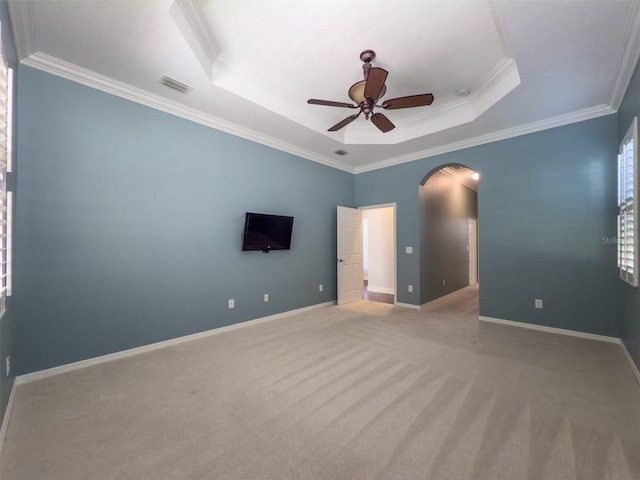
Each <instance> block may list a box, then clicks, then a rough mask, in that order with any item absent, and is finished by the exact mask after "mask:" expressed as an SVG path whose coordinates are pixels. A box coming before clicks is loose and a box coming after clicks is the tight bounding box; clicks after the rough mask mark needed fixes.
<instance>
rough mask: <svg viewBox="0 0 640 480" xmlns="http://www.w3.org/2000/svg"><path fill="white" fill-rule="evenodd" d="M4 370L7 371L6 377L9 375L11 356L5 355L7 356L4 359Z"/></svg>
mask: <svg viewBox="0 0 640 480" xmlns="http://www.w3.org/2000/svg"><path fill="white" fill-rule="evenodd" d="M4 364H5V371H6V372H7V377H8V376H9V375H11V357H10V356H9V355H7V358H5V359H4Z"/></svg>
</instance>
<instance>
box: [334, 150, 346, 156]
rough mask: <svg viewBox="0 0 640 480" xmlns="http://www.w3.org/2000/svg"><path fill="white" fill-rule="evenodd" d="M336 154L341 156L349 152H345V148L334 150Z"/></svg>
mask: <svg viewBox="0 0 640 480" xmlns="http://www.w3.org/2000/svg"><path fill="white" fill-rule="evenodd" d="M333 153H335V154H336V155H340V156H341V157H342V156H344V155H347V154H348V153H349V152H347V151H346V150H336V151H335V152H333Z"/></svg>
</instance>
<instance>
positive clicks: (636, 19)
mask: <svg viewBox="0 0 640 480" xmlns="http://www.w3.org/2000/svg"><path fill="white" fill-rule="evenodd" d="M632 8H633V10H632V14H631V15H630V16H629V23H628V24H627V27H626V32H625V41H624V47H623V48H622V51H621V52H620V56H619V57H618V63H617V65H616V69H615V72H616V74H615V75H614V78H613V79H612V81H611V87H610V89H609V99H610V100H609V105H611V106H612V107H613V108H614V109H615V110H618V109H619V108H620V105H621V104H622V100H623V99H624V95H625V93H626V92H627V88H628V87H629V83H631V77H632V76H633V72H634V70H635V67H636V64H637V63H638V58H640V2H635V3H634V4H633V7H632Z"/></svg>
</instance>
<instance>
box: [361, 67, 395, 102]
mask: <svg viewBox="0 0 640 480" xmlns="http://www.w3.org/2000/svg"><path fill="white" fill-rule="evenodd" d="M387 75H389V72H387V71H386V70H385V69H384V68H377V67H374V68H371V69H369V76H368V77H367V83H366V84H365V86H364V98H373V99H374V100H377V99H378V97H379V96H380V94H381V93H382V88H383V87H384V82H385V81H386V80H387Z"/></svg>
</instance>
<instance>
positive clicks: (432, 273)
mask: <svg viewBox="0 0 640 480" xmlns="http://www.w3.org/2000/svg"><path fill="white" fill-rule="evenodd" d="M476 177H477V174H476V172H474V171H473V170H472V169H470V168H469V167H467V166H466V165H463V164H459V163H450V164H443V165H440V166H438V167H436V168H434V169H433V170H431V171H430V172H428V173H427V174H426V175H425V176H424V177H423V179H422V181H421V182H420V186H419V189H420V191H419V202H420V303H421V304H425V303H428V302H431V301H433V300H435V299H437V298H440V297H442V296H445V295H448V294H450V293H453V292H455V291H457V290H460V289H461V288H465V287H468V286H470V285H475V284H476V283H478V272H479V269H478V235H477V233H478V184H479V182H478V178H476Z"/></svg>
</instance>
